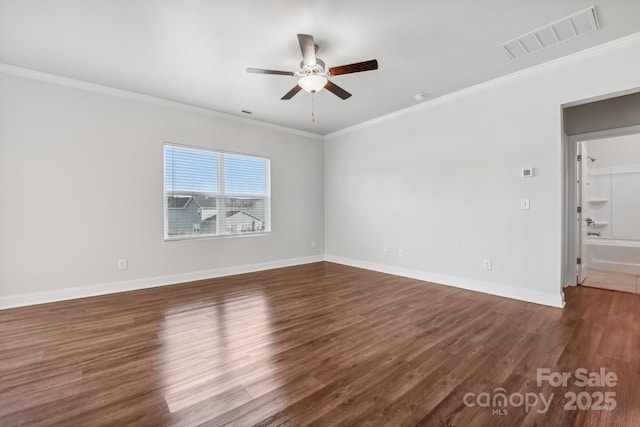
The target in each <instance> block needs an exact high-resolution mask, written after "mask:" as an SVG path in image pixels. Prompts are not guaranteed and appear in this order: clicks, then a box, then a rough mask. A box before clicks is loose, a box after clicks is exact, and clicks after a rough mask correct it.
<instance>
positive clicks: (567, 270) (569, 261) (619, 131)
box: [562, 125, 640, 287]
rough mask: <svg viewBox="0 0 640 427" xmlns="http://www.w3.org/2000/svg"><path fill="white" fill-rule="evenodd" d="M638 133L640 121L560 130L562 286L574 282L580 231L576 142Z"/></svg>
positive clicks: (575, 280)
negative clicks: (578, 131) (595, 128)
mask: <svg viewBox="0 0 640 427" xmlns="http://www.w3.org/2000/svg"><path fill="white" fill-rule="evenodd" d="M639 133H640V125H635V126H627V127H621V128H614V129H606V130H601V131H595V132H587V133H581V134H576V135H567V134H566V133H563V135H562V141H563V148H562V153H563V161H562V169H563V170H562V179H563V183H562V184H563V185H562V200H563V204H562V207H563V209H562V210H563V212H562V216H563V218H562V225H563V229H564V231H563V233H562V248H563V257H562V266H563V268H562V287H567V286H576V285H577V274H576V273H577V270H576V265H577V262H576V261H577V258H578V255H577V252H578V251H577V248H576V246H577V244H578V235H579V233H580V232H581V230H580V227H579V226H578V221H576V213H577V208H578V205H577V193H576V191H577V185H576V177H577V167H576V166H577V165H576V163H577V162H576V157H577V155H578V154H577V151H578V143H580V142H585V141H593V140H596V139H604V138H614V137H617V136H626V135H635V134H639Z"/></svg>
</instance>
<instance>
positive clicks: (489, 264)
mask: <svg viewBox="0 0 640 427" xmlns="http://www.w3.org/2000/svg"><path fill="white" fill-rule="evenodd" d="M482 268H484V269H485V270H491V268H493V263H492V262H491V260H490V259H485V260H484V261H482Z"/></svg>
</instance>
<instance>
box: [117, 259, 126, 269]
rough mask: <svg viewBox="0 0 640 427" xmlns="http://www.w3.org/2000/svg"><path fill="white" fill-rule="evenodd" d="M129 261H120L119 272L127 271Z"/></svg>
mask: <svg viewBox="0 0 640 427" xmlns="http://www.w3.org/2000/svg"><path fill="white" fill-rule="evenodd" d="M127 264H128V263H127V260H126V259H119V260H118V270H126V269H127Z"/></svg>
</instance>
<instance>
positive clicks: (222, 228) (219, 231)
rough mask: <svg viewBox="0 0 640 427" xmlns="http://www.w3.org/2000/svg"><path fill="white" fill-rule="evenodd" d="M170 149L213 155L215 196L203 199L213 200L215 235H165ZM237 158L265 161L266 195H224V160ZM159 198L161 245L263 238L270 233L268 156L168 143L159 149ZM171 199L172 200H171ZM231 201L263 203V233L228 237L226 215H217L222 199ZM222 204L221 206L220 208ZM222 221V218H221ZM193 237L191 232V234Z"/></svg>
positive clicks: (269, 168)
mask: <svg viewBox="0 0 640 427" xmlns="http://www.w3.org/2000/svg"><path fill="white" fill-rule="evenodd" d="M168 147H174V148H178V149H184V150H192V151H204V152H209V153H214V154H216V155H217V174H218V175H217V184H218V191H217V192H215V193H207V194H205V195H206V196H207V197H215V199H216V209H217V210H218V218H219V219H220V220H216V233H215V234H203V235H195V234H185V235H179V236H171V235H169V215H168V213H169V201H168V198H169V197H168V196H169V195H170V192H168V191H167V187H166V183H167V148H168ZM225 155H231V156H241V157H249V158H253V159H259V160H264V161H266V164H265V190H266V195H263V194H248V193H225V191H224V183H225V168H224V163H225V162H224V156H225ZM162 175H163V181H162V196H163V197H162V198H163V200H164V202H163V218H164V221H163V222H164V230H163V234H164V241H165V242H176V241H183V240H207V239H227V238H236V237H252V236H266V235H270V234H271V231H272V227H271V195H272V192H271V158H270V157H269V156H263V155H257V154H250V153H242V152H238V151H230V150H219V149H216V148H209V147H196V146H191V145H184V144H176V143H172V142H165V143H164V144H163V145H162ZM174 197H175V196H174ZM232 198H245V199H262V200H264V202H265V208H264V211H265V215H264V218H263V220H262V223H263V226H264V228H265V230H262V231H249V232H236V233H230V232H228V231H227V221H226V220H227V218H226V215H220V212H221V211H222V212H226V199H232ZM220 203H222V205H220ZM222 217H224V218H222ZM193 233H195V232H193Z"/></svg>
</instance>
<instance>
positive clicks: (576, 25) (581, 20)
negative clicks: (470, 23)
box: [500, 7, 598, 59]
mask: <svg viewBox="0 0 640 427" xmlns="http://www.w3.org/2000/svg"><path fill="white" fill-rule="evenodd" d="M597 29H598V21H597V19H596V11H595V9H594V8H593V7H590V8H588V9H585V10H583V11H581V12H578V13H575V14H573V15H571V16H567V17H566V18H563V19H560V20H558V21H556V22H552V23H551V24H548V25H545V26H544V27H540V28H538V29H537V30H533V31H531V32H528V33H526V34H523V35H521V36H519V37H516V38H515V39H512V40H509V41H508V42H506V43H502V44H501V45H500V47H501V48H503V49H504V50H505V52H507V55H509V58H511V59H516V58H520V57H521V56H525V55H528V54H530V53H533V52H535V51H538V50H540V49H544V48H546V47H549V46H553V45H554V44H558V43H562V42H565V41H567V40H570V39H572V38H575V37H578V36H582V35H584V34H588V33H591V32H593V31H596V30H597Z"/></svg>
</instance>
